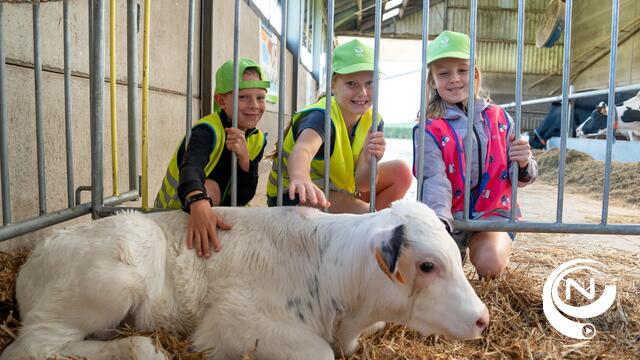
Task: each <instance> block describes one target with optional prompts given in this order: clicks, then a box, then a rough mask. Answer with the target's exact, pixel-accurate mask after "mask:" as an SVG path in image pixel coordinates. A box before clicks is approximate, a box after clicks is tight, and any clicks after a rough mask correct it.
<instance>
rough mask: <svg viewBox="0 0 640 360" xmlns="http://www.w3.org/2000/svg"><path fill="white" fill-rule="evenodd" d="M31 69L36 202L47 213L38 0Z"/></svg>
mask: <svg viewBox="0 0 640 360" xmlns="http://www.w3.org/2000/svg"><path fill="white" fill-rule="evenodd" d="M33 71H34V76H35V102H36V152H37V158H38V203H39V206H40V215H43V214H46V213H47V189H46V181H45V178H46V174H45V168H44V123H43V119H42V58H41V57H40V0H35V1H34V2H33Z"/></svg>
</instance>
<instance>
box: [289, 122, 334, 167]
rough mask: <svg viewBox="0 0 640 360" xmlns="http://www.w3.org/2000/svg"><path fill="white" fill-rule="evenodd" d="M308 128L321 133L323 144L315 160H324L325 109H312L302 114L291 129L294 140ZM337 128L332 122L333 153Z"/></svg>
mask: <svg viewBox="0 0 640 360" xmlns="http://www.w3.org/2000/svg"><path fill="white" fill-rule="evenodd" d="M306 129H313V130H314V131H315V132H317V133H318V135H320V137H321V138H322V141H323V145H322V146H320V149H318V152H317V153H316V156H315V157H314V160H322V159H324V111H320V110H311V111H309V112H307V113H305V114H302V115H301V118H300V119H298V121H296V122H295V123H294V124H293V126H292V127H291V131H293V140H294V141H296V140H298V136H300V134H301V133H302V131H304V130H306ZM334 132H335V129H334V128H333V122H332V123H331V154H333V147H334V143H335V136H334V135H333V133H334Z"/></svg>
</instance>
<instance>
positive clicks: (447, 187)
mask: <svg viewBox="0 0 640 360" xmlns="http://www.w3.org/2000/svg"><path fill="white" fill-rule="evenodd" d="M417 131H419V129H415V130H414V136H413V139H414V142H413V154H414V156H413V158H414V161H417V159H418V156H417V152H418V145H419V143H418V140H419V134H418V133H417ZM423 131H424V130H423ZM424 138H425V142H424V165H423V169H424V174H423V178H422V179H423V183H422V199H420V200H421V201H422V202H423V203H425V204H427V205H428V206H429V207H430V208H432V209H433V211H435V213H436V215H438V217H439V218H440V220H442V221H443V222H444V223H445V224H446V225H447V226H448V227H449V229H452V228H453V227H452V225H451V221H452V220H453V215H452V214H451V204H452V201H451V200H452V195H451V182H450V181H449V179H448V178H447V175H446V173H445V164H444V161H443V158H442V151H440V148H439V147H438V145H437V144H436V143H435V141H434V140H433V138H432V137H431V136H429V134H425V137H424ZM415 165H416V166H418V164H415Z"/></svg>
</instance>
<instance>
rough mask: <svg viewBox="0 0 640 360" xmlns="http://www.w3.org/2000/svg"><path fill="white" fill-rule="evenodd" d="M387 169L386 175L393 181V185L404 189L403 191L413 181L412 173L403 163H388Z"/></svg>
mask: <svg viewBox="0 0 640 360" xmlns="http://www.w3.org/2000/svg"><path fill="white" fill-rule="evenodd" d="M388 169H389V171H388V174H389V177H390V178H391V179H392V180H393V184H396V186H398V187H401V188H403V189H405V191H406V190H407V189H409V187H410V186H411V182H412V181H413V173H412V172H411V169H409V167H408V166H407V165H406V164H405V163H404V162H403V161H400V160H392V161H389V163H388Z"/></svg>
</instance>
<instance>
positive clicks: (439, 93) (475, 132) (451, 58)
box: [413, 31, 537, 278]
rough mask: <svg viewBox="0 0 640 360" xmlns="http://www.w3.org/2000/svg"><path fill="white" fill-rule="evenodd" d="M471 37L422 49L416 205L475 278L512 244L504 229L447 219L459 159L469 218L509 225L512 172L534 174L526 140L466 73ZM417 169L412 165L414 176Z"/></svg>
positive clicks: (504, 260) (522, 180)
mask: <svg viewBox="0 0 640 360" xmlns="http://www.w3.org/2000/svg"><path fill="white" fill-rule="evenodd" d="M469 59H470V39H469V36H467V35H466V34H462V33H458V32H454V31H443V32H442V34H440V35H439V36H438V37H437V38H435V39H434V40H433V41H431V42H430V43H429V45H428V47H427V64H428V67H429V74H428V77H427V85H428V86H429V88H428V94H429V95H428V96H429V102H428V108H427V114H426V118H427V121H426V124H425V129H424V131H425V132H426V134H425V135H426V136H425V144H424V164H423V169H424V176H423V185H422V199H421V200H422V202H424V203H425V204H427V205H429V207H431V208H432V209H433V210H434V211H435V213H436V214H437V215H438V216H439V217H440V219H441V220H442V222H443V223H444V224H445V226H446V227H447V229H448V230H449V232H450V233H451V234H452V236H453V238H454V239H455V240H456V242H457V243H458V246H459V247H460V249H461V253H462V255H463V259H464V258H465V256H466V251H467V247H468V248H469V258H470V259H471V263H472V264H473V265H474V266H475V268H476V271H477V272H478V275H479V276H480V277H488V278H493V277H495V276H498V275H499V274H500V273H502V272H503V271H504V269H505V268H506V267H507V265H508V263H509V256H510V253H511V241H512V239H513V238H514V237H515V235H514V234H512V233H506V232H488V231H479V232H465V231H454V229H453V228H452V221H453V219H458V220H459V219H462V218H463V217H464V183H465V175H466V174H465V171H466V161H469V162H471V173H470V174H469V175H468V176H469V177H470V187H471V191H470V192H471V199H470V200H471V201H470V211H469V218H470V219H478V220H483V219H490V220H492V221H509V216H510V212H511V207H512V206H515V207H516V216H517V217H520V208H519V207H518V204H517V203H516V204H512V201H511V191H512V190H511V189H512V184H511V172H510V167H511V163H512V162H513V161H516V162H517V163H518V168H519V172H518V184H517V186H525V185H528V184H530V183H531V182H533V180H534V179H535V178H536V176H537V166H536V161H535V159H534V158H533V155H532V154H531V149H530V147H529V143H528V142H527V141H526V140H524V139H515V135H516V134H515V133H514V126H513V120H512V119H511V117H510V116H509V114H507V112H506V111H504V109H502V108H501V107H500V106H498V105H495V104H493V103H491V101H490V100H489V99H488V97H486V96H484V95H483V90H482V88H481V82H480V70H479V69H478V68H477V67H476V68H475V69H470V64H469ZM470 71H473V72H474V90H475V91H474V99H473V100H472V101H474V102H473V104H474V106H473V111H474V114H473V127H472V129H468V128H467V118H468V116H469V115H468V112H467V104H468V97H469V87H468V86H469V72H470ZM420 130H421V129H419V125H416V127H415V128H414V136H413V139H414V156H413V158H414V159H416V158H417V151H418V146H419V145H420V144H419V141H418V139H419V136H418V135H419V131H420ZM467 135H469V136H472V137H473V140H472V141H471V144H472V156H471V159H466V161H465V153H464V148H463V147H464V144H465V137H466V136H467ZM415 173H417V169H416V168H415V166H414V174H415Z"/></svg>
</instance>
